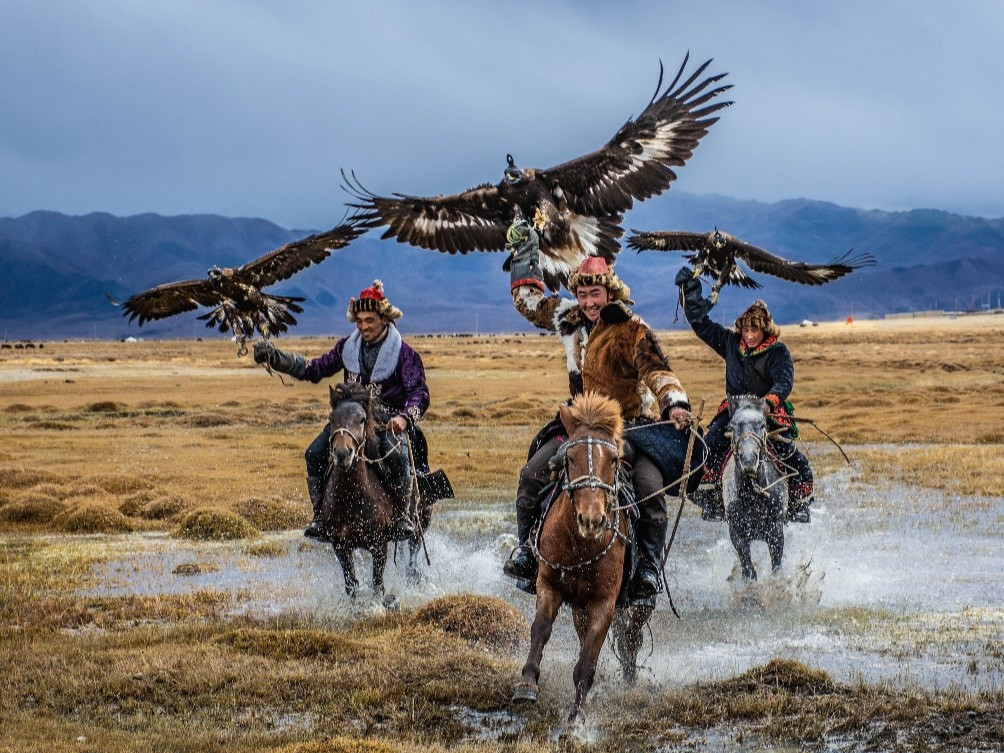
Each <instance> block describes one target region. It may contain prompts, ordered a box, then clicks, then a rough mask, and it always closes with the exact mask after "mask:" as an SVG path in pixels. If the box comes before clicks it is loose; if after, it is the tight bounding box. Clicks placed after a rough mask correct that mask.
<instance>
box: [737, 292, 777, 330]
mask: <svg viewBox="0 0 1004 753" xmlns="http://www.w3.org/2000/svg"><path fill="white" fill-rule="evenodd" d="M743 327H756V328H757V329H758V330H760V331H761V332H763V335H764V337H770V336H771V335H774V336H775V337H777V336H778V335H780V334H781V330H779V329H778V328H777V325H776V324H774V318H773V317H772V316H771V315H770V311H768V310H767V304H766V303H764V302H763V301H762V300H760V299H759V298H757V299H756V300H755V301H753V303H752V304H751V305H750V307H749V308H748V309H746V310H745V311H744V312H743V313H741V314H740V315H739V318H738V319H736V332H742V331H743Z"/></svg>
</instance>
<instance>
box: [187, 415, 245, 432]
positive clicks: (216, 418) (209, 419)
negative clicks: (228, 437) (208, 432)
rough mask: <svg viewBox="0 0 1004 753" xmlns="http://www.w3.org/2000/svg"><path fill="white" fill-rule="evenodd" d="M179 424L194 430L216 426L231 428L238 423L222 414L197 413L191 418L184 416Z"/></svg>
mask: <svg viewBox="0 0 1004 753" xmlns="http://www.w3.org/2000/svg"><path fill="white" fill-rule="evenodd" d="M178 423H179V424H181V425H182V426H190V427H192V428H193V429H211V428H213V427H216V426H230V425H231V424H235V423H237V420H236V419H235V418H231V417H230V416H227V415H224V414H222V413H195V414H193V415H191V416H182V417H181V418H179V419H178Z"/></svg>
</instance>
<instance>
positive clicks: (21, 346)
mask: <svg viewBox="0 0 1004 753" xmlns="http://www.w3.org/2000/svg"><path fill="white" fill-rule="evenodd" d="M44 347H45V343H38V344H37V345H36V344H35V343H33V342H32V341H31V340H18V341H17V342H13V343H8V342H3V343H0V349H2V350H34V349H35V348H38V349H39V350H41V349H42V348H44Z"/></svg>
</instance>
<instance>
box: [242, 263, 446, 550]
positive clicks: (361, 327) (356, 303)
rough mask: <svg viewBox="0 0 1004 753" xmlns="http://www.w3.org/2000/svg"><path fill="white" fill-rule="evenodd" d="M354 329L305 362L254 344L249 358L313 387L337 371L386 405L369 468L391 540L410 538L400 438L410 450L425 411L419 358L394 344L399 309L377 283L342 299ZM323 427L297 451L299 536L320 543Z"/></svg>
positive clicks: (408, 475)
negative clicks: (301, 485) (389, 518)
mask: <svg viewBox="0 0 1004 753" xmlns="http://www.w3.org/2000/svg"><path fill="white" fill-rule="evenodd" d="M346 316H347V317H348V319H349V321H350V322H352V323H353V324H355V325H356V331H355V332H353V333H352V334H351V335H350V336H348V337H343V338H342V339H340V340H339V341H338V342H336V343H335V347H333V348H332V349H331V350H330V351H328V352H327V353H325V354H324V355H323V356H320V357H319V358H315V359H313V360H312V361H308V360H307V359H305V358H304V357H303V356H299V355H294V354H292V353H286V352H284V351H282V350H279V349H278V348H276V347H275V346H274V345H272V343H271V342H268V341H265V342H260V343H258V344H256V345H255V348H254V359H255V361H256V362H257V363H268V365H269V366H270V367H271V368H272V369H274V370H275V371H278V372H281V373H283V374H289V375H290V376H292V377H293V378H294V379H303V380H308V381H311V382H314V383H315V384H316V383H317V382H319V381H321V380H322V379H324V378H326V377H330V376H334V375H335V374H337V373H338V372H339V371H344V372H345V375H344V380H345V381H346V382H349V383H359V384H362V385H364V386H365V387H367V388H368V389H369V390H370V393H371V394H372V395H373V396H375V397H378V398H379V399H380V401H381V402H382V403H383V404H385V405H386V406H387V407H388V408H389V413H388V415H386V416H383V417H382V418H384V419H385V420H386V428H384V429H379V430H378V431H377V439H378V440H379V442H378V445H379V451H380V454H381V457H384V456H386V457H384V459H383V461H382V463H380V464H378V465H377V469H378V471H379V470H380V469H381V467H382V468H383V470H384V471H385V478H384V479H383V480H384V482H385V483H386V484H387V485H388V486H389V488H390V490H391V492H392V494H391V497H392V498H393V500H394V514H395V521H394V537H395V538H400V539H403V538H411V537H412V536H414V535H415V528H414V524H413V523H412V521H411V520H410V518H409V515H410V512H411V506H412V504H413V502H414V500H413V495H412V492H413V487H414V483H413V477H412V472H411V459H410V457H409V455H408V444H409V443H408V442H406V441H403V440H404V437H403V436H402V435H403V434H404V433H405V432H408V434H409V436H410V437H411V439H412V444H413V445H414V443H415V442H414V440H415V437H416V433H417V426H418V420H419V419H420V418H421V417H422V415H423V414H424V413H425V411H426V410H427V409H428V408H429V388H428V386H426V383H425V367H424V366H423V364H422V357H421V356H420V355H419V354H418V353H416V352H415V351H414V350H413V349H412V348H411V346H409V345H408V344H407V343H406V342H404V341H403V340H402V339H401V334H400V333H399V332H398V330H397V327H396V326H395V324H394V322H395V321H396V320H397V319H399V318H400V317H401V311H400V310H399V309H398V308H396V307H395V306H392V305H391V303H390V301H388V300H387V298H386V297H385V296H384V294H383V284H382V283H381V282H380V281H379V280H375V281H374V282H373V287H370V288H367V289H366V290H363V291H362V292H361V293H360V294H359V298H352V299H350V300H349V309H348V312H347V314H346ZM330 429H331V427H330V425H325V427H324V429H322V430H321V433H320V434H318V435H317V438H316V439H314V441H313V442H311V444H310V446H309V447H308V448H307V451H306V453H305V458H306V461H307V492H308V494H309V495H310V503H311V505H312V506H313V510H314V519H313V521H312V522H311V523H310V525H309V526H308V527H307V530H305V531H304V532H303V534H304V536H308V537H311V538H317V539H321V540H323V539H324V538H325V533H324V522H323V520H322V519H321V507H322V504H323V501H324V481H325V476H326V472H327V467H328V463H329V459H328V452H329V450H328V442H329V432H330ZM418 460H419V458H416V461H418Z"/></svg>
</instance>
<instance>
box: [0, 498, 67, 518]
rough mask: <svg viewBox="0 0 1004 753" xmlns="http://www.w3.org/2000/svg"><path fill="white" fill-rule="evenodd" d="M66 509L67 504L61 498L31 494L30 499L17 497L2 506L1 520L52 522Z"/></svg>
mask: <svg viewBox="0 0 1004 753" xmlns="http://www.w3.org/2000/svg"><path fill="white" fill-rule="evenodd" d="M65 509H66V505H65V504H64V503H63V502H61V501H59V500H55V499H51V498H49V497H45V496H39V497H34V495H31V498H30V499H27V500H21V499H16V500H14V501H13V502H8V503H7V504H6V505H4V506H3V507H2V508H0V520H2V521H4V522H7V523H27V524H30V525H39V524H43V523H51V522H52V521H53V520H54V519H55V518H56V516H57V515H59V514H60V513H61V512H63V510H65Z"/></svg>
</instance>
